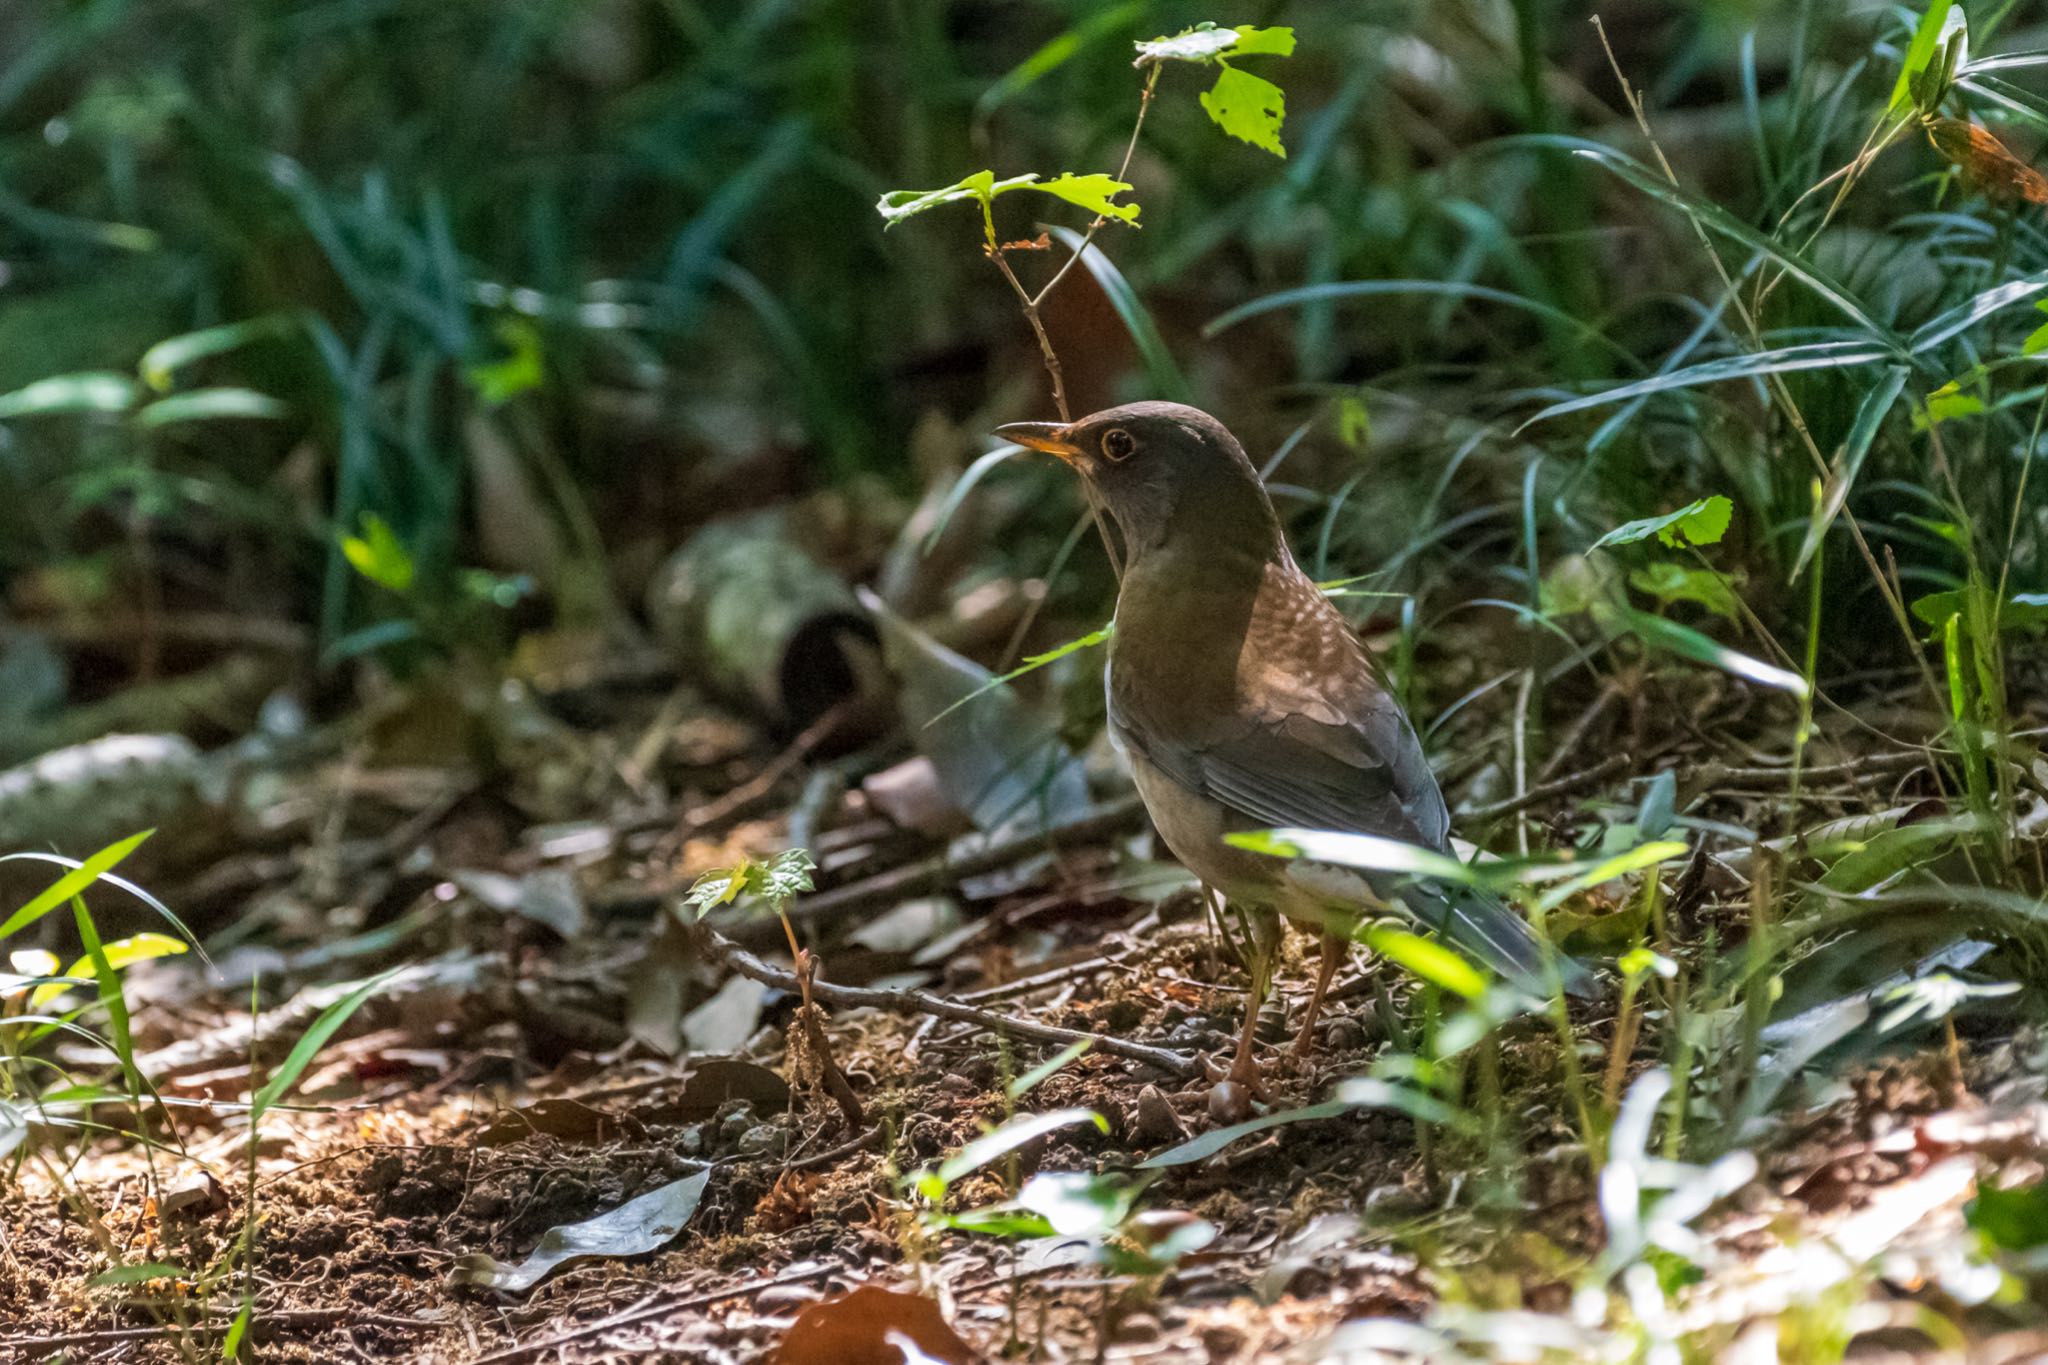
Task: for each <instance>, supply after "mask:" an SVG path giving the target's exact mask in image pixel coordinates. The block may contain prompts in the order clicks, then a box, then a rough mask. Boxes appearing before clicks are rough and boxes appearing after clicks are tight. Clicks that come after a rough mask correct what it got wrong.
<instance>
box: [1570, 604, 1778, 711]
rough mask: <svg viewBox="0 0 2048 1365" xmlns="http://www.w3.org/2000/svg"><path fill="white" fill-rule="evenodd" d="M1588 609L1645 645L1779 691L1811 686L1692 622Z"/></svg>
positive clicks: (1606, 624)
mask: <svg viewBox="0 0 2048 1365" xmlns="http://www.w3.org/2000/svg"><path fill="white" fill-rule="evenodd" d="M1590 610H1591V611H1592V613H1593V619H1594V620H1595V621H1597V622H1599V623H1600V624H1601V625H1602V626H1603V627H1605V628H1607V629H1608V630H1614V631H1620V630H1626V631H1630V632H1632V633H1633V634H1634V635H1635V636H1636V637H1637V638H1638V639H1640V640H1642V642H1643V643H1644V644H1646V645H1651V646H1653V647H1655V648H1657V649H1662V650H1664V651H1666V652H1667V653H1671V654H1676V655H1678V656H1680V657H1681V658H1686V659H1691V660H1694V661H1695V662H1697V663H1703V664H1707V665H1709V666H1710V667H1713V668H1718V669H1720V670H1721V671H1722V672H1724V673H1731V674H1733V675H1734V676H1736V677H1738V678H1747V679H1749V681H1751V682H1753V683H1758V684H1761V685H1762V686H1764V687H1773V688H1776V689H1777V690H1779V691H1781V692H1790V693H1791V694H1792V695H1793V696H1795V697H1804V696H1806V695H1807V694H1808V693H1809V692H1810V691H1811V690H1812V689H1811V688H1809V687H1808V686H1807V682H1806V679H1804V678H1802V677H1800V676H1799V675H1798V674H1797V673H1794V672H1791V671H1790V670H1789V669H1783V668H1779V667H1778V666H1777V665H1775V664H1767V663H1765V662H1764V661H1763V660H1761V659H1756V658H1752V657H1750V656H1749V655H1747V654H1744V653H1742V652H1740V651H1739V650H1733V649H1730V648H1728V646H1726V645H1724V644H1722V643H1720V642H1719V641H1717V640H1713V639H1710V638H1708V637H1707V636H1705V635H1702V634H1700V633H1699V632H1698V631H1696V630H1694V629H1693V628H1692V627H1691V626H1681V625H1680V624H1678V622H1676V621H1667V620H1665V619H1664V618H1663V617H1661V616H1652V615H1651V614H1650V613H1648V612H1644V611H1637V610H1635V609H1634V608H1632V607H1615V606H1608V605H1605V604H1602V603H1594V604H1593V605H1592V607H1591V608H1590Z"/></svg>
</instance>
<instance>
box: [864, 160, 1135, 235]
mask: <svg viewBox="0 0 2048 1365" xmlns="http://www.w3.org/2000/svg"><path fill="white" fill-rule="evenodd" d="M1130 188H1131V187H1130V185H1128V184H1127V183H1125V182H1124V181H1121V180H1118V179H1116V178H1115V177H1113V176H1108V175H1101V174H1096V175H1074V174H1072V173H1064V174H1061V175H1060V176H1058V177H1057V178H1055V179H1052V180H1045V181H1041V180H1040V179H1039V178H1038V176H1037V174H1036V173H1035V172H1029V173H1026V174H1024V175H1013V176H1011V177H1010V178H1009V179H1007V180H998V179H996V177H995V172H994V171H976V172H975V173H974V174H973V175H970V176H965V177H963V178H962V179H960V180H956V181H955V182H953V183H952V184H950V185H947V186H945V187H944V188H943V189H936V190H891V191H889V192H888V193H887V194H885V195H883V196H882V197H881V198H880V199H879V200H877V201H876V203H875V211H876V212H877V213H879V214H881V215H882V219H883V223H884V225H885V226H887V227H894V226H895V225H896V224H898V223H900V222H902V221H903V220H904V219H905V218H911V217H915V216H916V215H918V214H920V213H923V212H925V211H927V210H929V209H935V208H938V207H939V206H941V205H943V204H960V203H968V202H973V203H978V204H980V205H981V206H982V207H983V208H984V209H986V208H987V207H988V206H989V205H990V204H992V203H993V202H994V201H995V199H996V197H997V196H998V195H1003V194H1008V193H1010V192H1012V191H1013V190H1036V191H1038V192H1039V193H1040V194H1049V195H1052V196H1053V197H1054V198H1056V199H1064V200H1066V201H1067V202H1068V203H1070V204H1075V205H1078V206H1080V207H1081V208H1085V209H1089V210H1091V211H1092V212H1095V213H1098V214H1100V215H1102V216H1103V217H1105V218H1114V219H1116V220H1118V221H1119V222H1123V223H1135V222H1137V221H1138V213H1139V206H1138V205H1136V204H1119V203H1116V202H1114V201H1115V200H1116V198H1117V196H1118V195H1120V194H1123V193H1124V192H1125V191H1127V190H1129V189H1130Z"/></svg>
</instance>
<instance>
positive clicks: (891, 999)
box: [704, 926, 1202, 1078]
mask: <svg viewBox="0 0 2048 1365" xmlns="http://www.w3.org/2000/svg"><path fill="white" fill-rule="evenodd" d="M704 935H705V940H706V942H707V943H708V944H709V946H710V949H711V955H712V956H713V957H714V958H716V959H718V960H719V961H722V962H724V963H725V964H726V965H727V966H728V967H730V968H732V969H733V970H734V971H736V972H738V973H739V974H740V975H741V976H744V977H748V978H750V979H752V980H755V981H759V982H760V983H762V984H763V985H766V986H773V987H775V988H776V989H777V990H784V991H789V992H791V993H795V992H797V991H798V989H799V983H798V981H797V978H796V973H794V972H790V971H785V970H783V969H782V968H780V967H771V966H769V965H768V964H767V963H766V962H763V961H762V960H761V959H760V958H758V957H755V956H754V955H753V954H752V953H750V952H748V951H747V950H746V949H744V948H742V947H740V945H739V944H737V943H734V942H733V941H732V940H731V939H729V938H727V937H726V936H725V935H723V934H721V933H719V932H718V931H717V930H715V929H712V928H709V927H708V926H707V927H706V928H705V929H704ZM811 997H812V998H813V999H815V1000H820V1001H823V1002H824V1003H825V1004H828V1005H838V1006H841V1007H843V1008H846V1009H878V1010H887V1011H888V1012H889V1013H891V1014H931V1015H937V1016H938V1017H939V1018H941V1019H955V1020H958V1021H959V1022H961V1023H964V1024H973V1025H976V1026H977V1027H979V1028H983V1029H986V1030H988V1031H990V1032H993V1033H1009V1034H1012V1035H1014V1036H1016V1037H1018V1038H1029V1039H1032V1040H1034V1041H1036V1042H1041V1043H1058V1044H1060V1045H1061V1046H1066V1045H1067V1044H1070V1043H1078V1042H1082V1041H1086V1042H1089V1043H1092V1044H1093V1045H1094V1047H1095V1050H1096V1051H1097V1052H1103V1053H1107V1054H1109V1055H1110V1056H1112V1057H1122V1058H1124V1059H1125V1060H1126V1061H1132V1062H1142V1063H1143V1064H1144V1065H1146V1066H1151V1067H1157V1068H1158V1069H1159V1070H1161V1071H1164V1072H1166V1073H1168V1074H1169V1075H1173V1076H1180V1077H1184V1078H1193V1077H1196V1076H1199V1075H1201V1074H1202V1068H1201V1065H1200V1064H1199V1063H1198V1062H1197V1061H1196V1060H1195V1059H1194V1058H1192V1057H1186V1056H1183V1055H1182V1054H1180V1053H1178V1052H1173V1051H1170V1050H1169V1049H1166V1048H1162V1047H1148V1046H1146V1045H1145V1044H1143V1043H1133V1042H1129V1041H1127V1040H1125V1039H1122V1038H1117V1037H1113V1036H1111V1035H1109V1034H1103V1033H1086V1032H1083V1031H1082V1030H1080V1029H1070V1028H1056V1027H1054V1026H1053V1025H1051V1024H1038V1023H1033V1022H1032V1021H1031V1020H1029V1019H1017V1018H1013V1017H1011V1016H1010V1015H1007V1014H996V1013H994V1012H993V1011H990V1010H982V1009H976V1008H975V1007H974V1006H972V1005H963V1004H961V1003H959V1002H958V1001H954V1000H944V999H941V998H940V997H938V996H936V995H933V994H932V993H931V992H930V991H880V990H872V989H869V988H867V987H863V986H835V985H833V984H832V983H831V982H829V981H814V982H812V983H811Z"/></svg>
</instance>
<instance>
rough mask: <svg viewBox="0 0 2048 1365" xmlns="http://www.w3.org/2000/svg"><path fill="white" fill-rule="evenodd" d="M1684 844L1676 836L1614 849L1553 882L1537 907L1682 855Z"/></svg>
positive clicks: (1549, 906) (1547, 906)
mask: <svg viewBox="0 0 2048 1365" xmlns="http://www.w3.org/2000/svg"><path fill="white" fill-rule="evenodd" d="M1685 853H1686V846H1685V845H1684V844H1682V843H1680V842H1678V840H1676V839H1659V840H1656V841H1654V842H1652V843H1647V844H1639V845H1637V846H1636V847H1634V848H1632V849H1629V850H1627V851H1626V852H1623V853H1617V854H1615V855H1614V856H1613V857H1612V858H1608V859H1606V860H1605V861H1603V862H1601V863H1600V864H1599V865H1598V866H1596V867H1594V868H1593V869H1592V870H1591V871H1588V872H1582V873H1580V874H1579V875H1578V876H1576V877H1573V878H1572V879H1571V880H1570V881H1568V882H1564V883H1562V884H1561V885H1558V886H1553V887H1551V888H1550V890H1548V891H1546V892H1544V893H1543V898H1542V899H1541V900H1539V901H1537V902H1536V906H1537V908H1538V909H1539V910H1553V909H1555V908H1556V907H1558V906H1560V905H1563V904H1564V903H1565V902H1566V901H1568V900H1570V899H1571V898H1572V897H1573V896H1576V895H1578V894H1579V892H1581V891H1590V890H1592V889H1593V888H1594V887H1596V886H1600V885H1603V884H1604V883H1607V882H1611V881H1613V880H1614V879H1615V878H1616V877H1624V876H1627V875H1628V874H1629V873H1631V872H1640V871H1642V870H1643V869H1644V868H1646V867H1656V866H1658V865H1659V864H1661V863H1668V862H1670V861H1671V860H1672V859H1673V858H1682V857H1684V856H1685Z"/></svg>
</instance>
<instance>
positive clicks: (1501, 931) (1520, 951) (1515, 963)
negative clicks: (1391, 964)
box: [1397, 882, 1595, 998]
mask: <svg viewBox="0 0 2048 1365" xmlns="http://www.w3.org/2000/svg"><path fill="white" fill-rule="evenodd" d="M1397 899H1398V900H1399V901H1400V903H1401V905H1402V907H1403V908H1404V909H1406V910H1407V911H1408V913H1409V914H1410V915H1411V916H1412V917H1413V918H1414V919H1416V920H1417V921H1418V922H1420V923H1421V924H1422V925H1423V926H1424V927H1425V928H1427V929H1430V930H1432V931H1434V932H1435V933H1436V934H1437V935H1438V936H1440V937H1442V938H1444V939H1446V940H1448V941H1449V942H1450V943H1452V944H1453V945H1455V946H1456V947H1458V948H1461V949H1463V950H1464V951H1466V952H1467V953H1470V954H1471V955H1472V956H1474V957H1476V958H1478V959H1479V961H1480V962H1482V963H1484V964H1485V965H1486V966H1487V967H1488V968H1490V969H1492V970H1493V971H1494V972H1495V973H1496V974H1498V975H1500V976H1503V977H1505V978H1507V979H1508V980H1509V981H1512V982H1514V983H1515V984H1516V985H1517V986H1520V987H1521V988H1522V989H1524V990H1527V991H1530V992H1533V993H1534V994H1536V995H1540V996H1544V997H1546V998H1547V997H1549V996H1552V995H1555V994H1556V993H1557V991H1558V989H1559V988H1560V987H1562V988H1563V989H1564V990H1565V991H1566V992H1567V993H1569V994H1571V995H1576V996H1581V997H1586V996H1591V995H1593V994H1594V993H1595V988H1594V981H1593V974H1592V973H1591V972H1589V971H1587V970H1586V968H1585V966H1584V965H1583V964H1581V963H1580V962H1578V961H1577V960H1576V959H1574V958H1570V957H1566V956H1565V955H1564V954H1563V953H1560V952H1558V951H1557V950H1556V949H1555V948H1552V947H1550V946H1549V945H1547V944H1546V943H1544V942H1543V940H1542V939H1540V938H1538V937H1537V936H1536V931H1535V930H1534V929H1532V928H1530V927H1529V922H1528V921H1527V920H1525V919H1523V918H1522V917H1521V916H1520V915H1518V914H1516V913H1515V912H1514V911H1513V910H1510V909H1509V908H1508V907H1507V906H1506V905H1504V904H1502V902H1501V900H1500V897H1498V896H1496V895H1494V894H1493V893H1492V892H1490V891H1482V890H1479V889H1478V888H1476V887H1469V886H1443V885H1440V884H1437V883H1433V882H1432V883H1423V884H1414V885H1409V886H1404V887H1402V888H1401V889H1400V891H1399V892H1398V893H1397Z"/></svg>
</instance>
